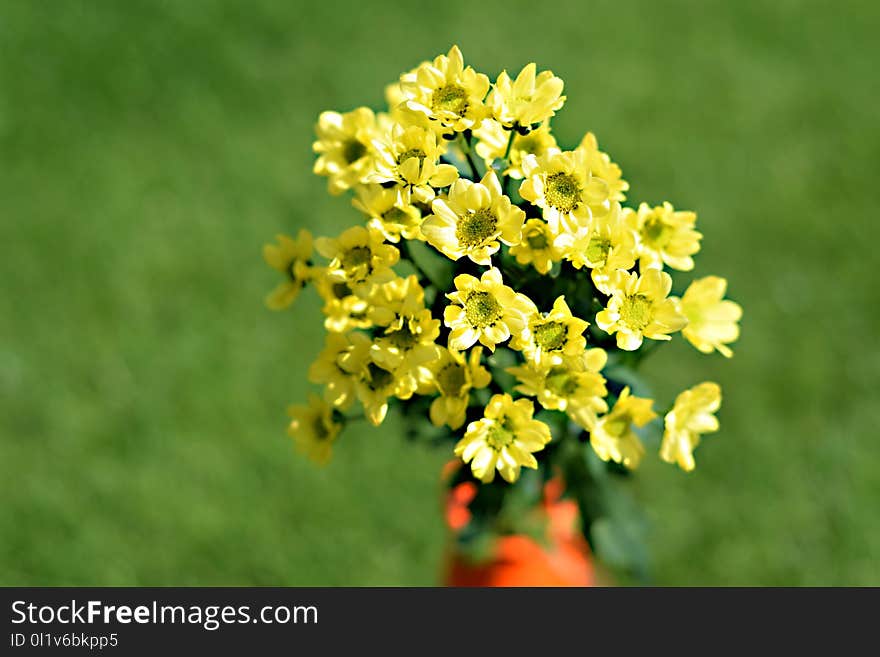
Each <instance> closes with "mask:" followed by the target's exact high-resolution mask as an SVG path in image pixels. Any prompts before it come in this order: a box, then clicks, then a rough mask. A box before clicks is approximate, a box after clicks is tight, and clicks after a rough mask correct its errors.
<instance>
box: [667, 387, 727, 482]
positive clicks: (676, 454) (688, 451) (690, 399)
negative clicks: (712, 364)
mask: <svg viewBox="0 0 880 657" xmlns="http://www.w3.org/2000/svg"><path fill="white" fill-rule="evenodd" d="M719 408H721V387H720V386H719V385H718V384H717V383H712V382H706V383H701V384H699V385H697V386H694V387H693V388H691V389H690V390H685V391H684V392H682V393H681V394H680V395H679V396H678V397H676V399H675V405H674V406H673V408H672V410H671V411H669V412H668V413H667V414H666V418H665V424H666V430H665V431H664V433H663V442H662V443H661V444H660V458H661V459H663V460H664V461H666V462H667V463H678V465H679V467H681V469H682V470H685V471H687V472H690V471H691V470H693V469H694V467H695V466H696V462H695V461H694V450H695V449H696V448H697V445H699V444H700V435H701V434H704V433H713V432H715V431H718V418H716V417H715V416H714V415H713V413H716V412H717V411H718V409H719Z"/></svg>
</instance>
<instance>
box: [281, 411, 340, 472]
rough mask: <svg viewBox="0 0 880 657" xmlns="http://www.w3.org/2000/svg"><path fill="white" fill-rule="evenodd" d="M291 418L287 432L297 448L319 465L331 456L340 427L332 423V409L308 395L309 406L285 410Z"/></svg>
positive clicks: (327, 460) (326, 461)
mask: <svg viewBox="0 0 880 657" xmlns="http://www.w3.org/2000/svg"><path fill="white" fill-rule="evenodd" d="M287 414H288V415H289V416H290V417H291V418H292V419H291V422H290V424H289V425H288V428H287V432H288V433H289V434H290V437H291V438H293V440H294V443H295V444H296V446H297V448H298V449H299V450H300V451H301V452H303V453H304V454H305V455H306V456H308V457H309V458H310V459H312V460H313V461H314V462H315V463H318V464H319V465H325V464H327V463H328V462H329V461H330V458H331V456H332V455H333V443H334V441H335V440H336V437H337V436H338V435H339V431H340V430H341V429H342V425H341V424H339V423H337V422H334V421H333V409H332V408H331V407H330V406H329V405H328V404H327V403H326V402H324V401H323V400H322V399H321V398H320V397H318V396H317V395H309V405H308V406H301V405H294V406H290V407H289V408H288V409H287Z"/></svg>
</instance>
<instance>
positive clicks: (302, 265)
mask: <svg viewBox="0 0 880 657" xmlns="http://www.w3.org/2000/svg"><path fill="white" fill-rule="evenodd" d="M276 239H277V240H278V245H277V246H276V245H275V244H266V245H265V246H264V247H263V259H264V260H265V261H266V264H267V265H269V266H270V267H272V269H277V270H278V271H280V272H281V273H282V274H284V276H285V278H286V280H285V281H284V282H282V283H279V284H278V286H277V287H276V288H275V289H274V290H272V291H271V292H270V293H269V295H268V296H267V297H266V305H267V306H268V307H269V308H270V309H272V310H281V309H283V308H287V307H288V306H289V305H290V304H292V303H293V302H294V301H295V300H296V298H297V297H298V296H299V292H300V290H301V289H302V286H303V283H305V282H306V281H308V280H309V278H310V277H311V268H310V267H309V264H308V261H309V258H311V257H312V234H311V233H310V232H309V231H307V230H301V231H299V235H297V238H296V239H295V240H294V239H292V238H290V237H287V236H286V235H278V236H277V237H276Z"/></svg>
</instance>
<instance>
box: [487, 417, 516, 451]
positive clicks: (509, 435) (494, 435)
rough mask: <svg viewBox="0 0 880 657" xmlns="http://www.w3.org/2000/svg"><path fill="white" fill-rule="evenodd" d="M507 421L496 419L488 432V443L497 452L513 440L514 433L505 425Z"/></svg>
mask: <svg viewBox="0 0 880 657" xmlns="http://www.w3.org/2000/svg"><path fill="white" fill-rule="evenodd" d="M505 424H506V423H501V422H499V421H495V422H494V423H493V424H492V426H491V427H490V428H489V431H488V433H487V434H486V444H487V445H489V447H491V448H492V449H494V450H495V451H496V452H500V451H501V449H502V448H503V447H507V446H508V445H509V444H510V443H512V442H513V439H514V433H513V431H511V430H510V429H508V428H507V427H506V426H505Z"/></svg>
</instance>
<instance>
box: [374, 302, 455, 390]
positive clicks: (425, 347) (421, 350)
mask: <svg viewBox="0 0 880 657" xmlns="http://www.w3.org/2000/svg"><path fill="white" fill-rule="evenodd" d="M438 335H440V320H439V319H434V318H433V317H431V311H430V310H427V309H425V310H421V311H419V312H416V313H413V314H410V315H405V316H403V317H402V318H401V321H400V322H399V323H395V324H392V325H391V326H388V327H387V328H386V329H385V331H384V333H380V334H377V335H376V337H375V338H374V339H373V346H372V347H371V349H372V352H373V360H375V361H376V362H377V363H378V364H379V365H382V366H383V367H386V368H388V369H391V370H394V371H395V372H397V376H398V377H404V376H406V377H411V378H412V379H413V383H412V384H411V385H412V387H413V389H415V386H416V385H417V382H416V379H417V376H418V369H419V367H421V366H422V365H425V364H426V363H430V362H431V361H434V360H436V359H437V355H438V347H437V345H436V344H434V341H435V340H436V339H437V336H438Z"/></svg>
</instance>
